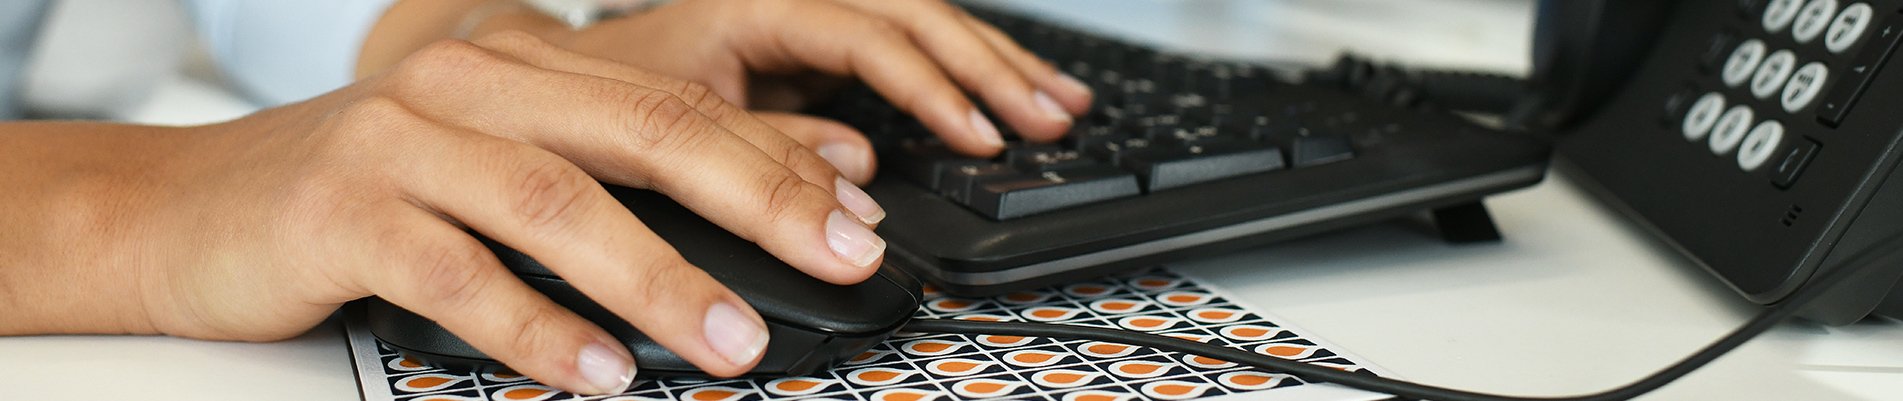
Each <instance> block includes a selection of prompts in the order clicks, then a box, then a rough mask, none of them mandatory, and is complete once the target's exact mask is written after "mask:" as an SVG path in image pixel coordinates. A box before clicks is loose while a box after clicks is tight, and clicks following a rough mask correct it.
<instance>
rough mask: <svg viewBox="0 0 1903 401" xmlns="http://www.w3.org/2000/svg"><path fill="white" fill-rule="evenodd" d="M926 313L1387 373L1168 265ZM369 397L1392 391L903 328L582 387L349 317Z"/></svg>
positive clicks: (870, 400)
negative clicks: (403, 346)
mask: <svg viewBox="0 0 1903 401" xmlns="http://www.w3.org/2000/svg"><path fill="white" fill-rule="evenodd" d="M918 316H919V317H922V318H950V319H971V320H1004V321H1030V322H1046V323H1057V324H1076V325H1088V326H1100V327H1114V328H1118V329H1123V330H1134V331H1142V332H1149V333H1157V334H1163V335H1168V336H1172V337H1177V338H1183V339H1189V340H1194V341H1201V342H1205V343H1215V344H1221V345H1223V346H1227V347H1231V348H1239V349H1247V350H1251V351H1254V352H1256V353H1260V354H1267V355H1273V356H1277V357H1281V358H1287V359H1292V360H1298V361H1302V362H1307V363H1311V364H1316V365H1322V366H1328V367H1333V368H1336V369H1340V370H1343V371H1347V372H1353V373H1358V374H1370V375H1388V373H1387V372H1385V371H1382V370H1380V368H1378V367H1375V366H1373V365H1370V364H1368V363H1366V362H1363V361H1362V360H1361V359H1360V358H1358V357H1355V356H1352V355H1349V354H1347V353H1345V352H1342V351H1341V350H1340V349H1339V347H1334V346H1330V345H1328V344H1327V343H1324V342H1322V341H1321V340H1319V339H1317V338H1315V337H1313V336H1309V335H1307V334H1305V333H1303V332H1302V331H1301V330H1300V329H1297V328H1294V327H1292V326H1290V325H1288V322H1285V321H1282V320H1281V319H1278V318H1275V317H1273V316H1270V315H1268V314H1266V313H1263V312H1261V311H1260V310H1258V309H1255V308H1251V307H1248V306H1245V305H1241V304H1238V303H1237V302H1235V301H1234V300H1233V297H1229V296H1226V295H1225V294H1224V293H1223V292H1222V290H1221V289H1220V288H1216V287H1214V286H1211V285H1208V284H1206V283H1200V282H1197V281H1196V280H1193V279H1190V278H1188V277H1184V276H1182V275H1178V274H1176V273H1173V272H1170V271H1169V270H1168V269H1164V268H1157V269H1151V270H1147V271H1142V272H1136V273H1133V274H1128V275H1123V276H1119V277H1115V278H1109V279H1104V280H1097V281H1089V282H1080V283H1074V284H1069V285H1064V286H1058V287H1052V288H1046V289H1042V290H1037V291H1026V292H1018V293H1012V294H1007V295H1003V296H998V297H992V298H958V297H951V296H947V295H944V294H942V293H938V292H936V291H933V290H932V289H930V288H927V289H926V301H925V305H924V307H921V308H919V311H918ZM347 326H348V331H349V342H350V348H351V355H352V357H353V359H355V361H354V362H355V366H356V369H357V377H358V381H359V383H360V384H361V385H362V386H363V398H364V400H365V401H384V400H401V401H449V400H470V401H475V400H494V401H541V400H603V401H634V400H692V401H741V400H774V399H790V400H853V401H934V400H936V401H950V400H981V399H982V400H989V399H1001V400H1055V401H1099V400H1101V401H1113V400H1186V399H1212V400H1235V399H1247V400H1316V401H1323V400H1327V401H1333V400H1374V399H1383V398H1387V396H1385V395H1381V394H1375V393H1369V392H1362V391H1358V390H1352V389H1348V388H1345V387H1340V386H1336V385H1331V384H1325V383H1309V382H1306V381H1303V380H1301V379H1298V378H1295V377H1292V376H1288V375H1284V374H1279V373H1275V372H1269V371H1263V370H1259V369H1252V368H1248V367H1243V366H1239V365H1237V364H1234V363H1230V362H1226V361H1221V360H1216V359H1211V358H1205V357H1200V356H1194V355H1186V354H1182V353H1176V352H1168V351H1159V350H1155V349H1149V348H1141V347H1134V346H1127V345H1122V344H1112V343H1106V342H1098V341H1056V340H1051V339H1046V338H1029V337H1015V336H994V335H958V334H921V333H900V334H898V335H896V336H894V337H893V338H891V339H889V340H887V341H886V342H885V343H884V344H880V345H879V346H877V347H875V348H873V349H872V350H870V351H867V352H865V353H863V354H860V355H859V356H858V357H855V358H853V359H852V360H850V361H847V362H845V363H843V364H841V365H840V366H838V367H836V368H834V369H833V370H831V371H827V372H822V373H820V374H816V375H813V376H805V377H787V378H776V379H747V380H695V379H656V380H638V381H637V382H636V383H635V385H634V386H633V387H632V388H631V389H629V390H628V392H626V393H623V394H619V395H610V396H594V397H581V396H577V395H574V394H570V393H565V392H561V391H557V390H554V389H552V388H549V387H546V386H542V385H540V384H537V383H535V382H534V381H532V380H529V379H528V378H526V377H522V376H520V375H514V374H510V373H507V372H504V373H481V374H476V373H457V372H449V371H444V370H441V369H435V368H432V367H429V366H426V365H423V364H419V363H417V362H416V361H412V360H409V359H405V358H403V357H402V356H400V355H398V354H397V353H396V351H393V350H391V349H390V348H388V347H385V346H384V345H383V344H381V343H379V342H378V341H377V339H376V337H374V336H372V335H371V334H370V331H369V329H367V328H365V327H364V325H363V324H362V323H361V322H358V321H354V320H353V321H350V322H349V323H348V324H347Z"/></svg>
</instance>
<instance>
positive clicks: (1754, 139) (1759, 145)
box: [1738, 120, 1784, 172]
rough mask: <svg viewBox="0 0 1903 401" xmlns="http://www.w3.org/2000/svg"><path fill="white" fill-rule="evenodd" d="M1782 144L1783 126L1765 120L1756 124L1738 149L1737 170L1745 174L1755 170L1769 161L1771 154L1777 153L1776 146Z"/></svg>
mask: <svg viewBox="0 0 1903 401" xmlns="http://www.w3.org/2000/svg"><path fill="white" fill-rule="evenodd" d="M1780 142H1784V124H1779V123H1778V122H1777V121H1771V120H1767V121H1765V122H1762V123H1758V127H1757V128H1752V129H1751V133H1750V134H1747V135H1746V136H1745V138H1744V146H1742V147H1739V148H1738V168H1741V169H1744V171H1745V172H1751V171H1752V170H1757V169H1758V167H1759V166H1763V165H1764V162H1765V161H1769V160H1771V153H1774V152H1776V151H1777V145H1778V143H1780Z"/></svg>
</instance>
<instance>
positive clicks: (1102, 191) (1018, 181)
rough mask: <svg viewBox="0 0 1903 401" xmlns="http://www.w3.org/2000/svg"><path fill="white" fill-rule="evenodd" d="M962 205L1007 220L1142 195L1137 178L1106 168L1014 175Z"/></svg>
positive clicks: (995, 182)
mask: <svg viewBox="0 0 1903 401" xmlns="http://www.w3.org/2000/svg"><path fill="white" fill-rule="evenodd" d="M976 189H977V190H976V191H975V192H973V193H972V194H971V197H970V199H969V202H962V203H964V204H965V206H967V207H970V208H971V209H972V210H976V211H978V213H979V214H983V215H985V216H986V217H990V218H993V219H998V220H1004V219H1010V218H1016V217H1023V216H1027V215H1031V214H1036V213H1042V212H1047V211H1051V210H1056V209H1062V208H1066V207H1071V206H1077V205H1083V204H1088V203H1095V202H1101V201H1106V200H1111V199H1116V198H1122V197H1127V196H1133V195H1137V194H1139V193H1141V191H1140V190H1138V189H1137V180H1136V176H1134V175H1131V174H1130V173H1128V172H1124V171H1121V170H1117V169H1115V168H1110V167H1106V166H1097V167H1087V168H1081V169H1070V170H1058V171H1047V172H1043V173H1040V174H1035V175H1029V174H1026V175H1014V176H1010V177H1003V178H999V179H993V180H989V181H986V182H985V183H984V184H982V185H980V186H978V188H976Z"/></svg>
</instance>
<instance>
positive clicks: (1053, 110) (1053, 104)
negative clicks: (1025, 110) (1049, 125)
mask: <svg viewBox="0 0 1903 401" xmlns="http://www.w3.org/2000/svg"><path fill="white" fill-rule="evenodd" d="M1031 101H1032V102H1033V103H1037V107H1038V108H1041V109H1044V114H1045V115H1046V116H1047V117H1049V118H1050V119H1051V120H1054V121H1058V122H1062V123H1067V124H1068V123H1070V112H1068V111H1064V106H1061V105H1058V104H1057V99H1052V98H1051V94H1049V93H1044V91H1041V90H1040V91H1037V93H1036V94H1032V95H1031Z"/></svg>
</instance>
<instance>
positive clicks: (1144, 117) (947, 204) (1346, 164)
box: [815, 8, 1549, 296]
mask: <svg viewBox="0 0 1903 401" xmlns="http://www.w3.org/2000/svg"><path fill="white" fill-rule="evenodd" d="M970 12H971V13H972V14H973V15H975V16H977V17H979V18H981V19H984V20H986V21H989V22H991V23H992V24H994V25H996V26H998V27H999V28H1001V29H1003V30H1004V31H1006V32H1007V33H1008V34H1009V35H1011V36H1013V37H1014V38H1015V39H1017V40H1018V41H1019V42H1020V43H1022V44H1024V45H1025V46H1026V47H1027V48H1028V49H1030V50H1032V51H1033V52H1035V53H1037V54H1038V55H1040V56H1042V57H1044V58H1046V59H1048V60H1051V61H1052V62H1053V63H1054V64H1055V65H1057V66H1059V68H1062V69H1064V70H1065V71H1066V72H1069V73H1070V74H1072V75H1073V76H1076V77H1078V78H1079V79H1082V80H1084V81H1085V82H1086V83H1088V84H1089V85H1091V86H1092V87H1093V90H1094V92H1095V95H1096V96H1095V100H1094V104H1093V106H1092V110H1091V111H1090V112H1089V113H1088V114H1087V115H1085V116H1083V117H1080V118H1079V119H1077V122H1076V124H1075V125H1074V126H1073V128H1072V130H1071V131H1070V132H1069V133H1068V134H1067V135H1066V136H1065V137H1064V138H1063V139H1062V140H1060V141H1058V142H1055V143H1030V142H1025V141H1023V140H1020V139H1017V138H1016V136H1015V135H1012V134H1011V133H1010V132H1009V131H1010V130H1009V129H1008V128H1003V127H1001V128H1003V129H1004V130H1005V136H1006V149H1005V151H1004V152H1002V153H1001V154H1000V155H998V156H997V157H995V158H991V159H976V158H969V157H965V156H961V155H958V154H955V153H953V152H952V151H951V150H950V149H948V148H947V147H946V146H945V145H944V144H943V143H942V142H940V141H939V140H937V139H935V138H933V136H932V134H931V133H930V132H929V131H927V130H926V128H925V127H924V126H923V125H921V124H920V123H919V122H918V121H917V120H915V119H913V118H911V117H910V116H908V115H905V114H904V113H901V112H899V111H898V110H896V109H894V108H893V107H892V106H891V105H890V104H888V103H886V102H885V101H884V100H882V99H881V98H879V97H878V96H877V95H876V94H873V93H872V92H871V91H870V90H868V89H865V88H863V87H861V88H856V89H850V90H848V91H846V92H845V93H843V94H842V95H841V96H839V97H837V98H835V99H833V100H832V101H831V102H829V103H828V104H826V105H823V106H821V107H819V108H817V109H816V110H815V112H816V113H818V114H821V115H826V116H829V117H832V118H836V119H839V120H840V121H844V122H846V123H847V124H850V125H853V126H855V127H857V128H859V129H860V130H862V131H864V132H866V133H867V134H868V136H870V137H871V138H872V139H873V143H874V146H875V147H877V148H878V149H879V153H880V155H881V160H882V165H883V166H884V167H883V168H882V170H881V172H882V174H880V176H879V178H878V179H876V180H875V182H874V183H873V184H872V185H871V186H869V187H868V189H867V191H868V192H869V193H871V194H872V196H873V197H874V198H876V199H877V200H879V202H880V204H881V205H882V206H884V207H885V209H886V211H887V212H888V216H889V218H888V219H887V220H886V223H885V224H884V225H882V226H881V227H879V229H878V231H879V233H880V234H881V235H882V236H883V237H884V238H885V239H886V240H887V242H888V244H889V248H888V249H889V251H888V253H887V258H886V263H890V264H893V265H896V266H898V267H900V268H902V269H906V270H907V271H910V272H913V273H915V274H918V275H920V276H921V277H922V278H924V279H926V280H927V281H930V282H931V283H933V284H935V285H936V286H937V287H939V288H941V289H944V290H946V291H948V292H951V293H955V294H961V295H973V296H982V295H994V294H999V293H1003V292H1007V291H1012V290H1017V289H1024V288H1033V287H1038V286H1044V285H1049V284H1052V283H1056V282H1061V281H1066V280H1074V279H1080V278H1087V277H1093V276H1099V275H1104V274H1110V273H1115V272H1118V271H1121V270H1126V269H1130V268H1138V267H1146V266H1153V265H1155V264H1157V263H1162V262H1168V261H1171V260H1176V259H1180V258H1184V257H1188V256H1191V255H1202V254H1207V253H1208V252H1216V251H1222V250H1227V249H1238V248H1242V247H1248V246H1255V245H1260V244H1263V243H1267V242H1270V241H1274V240H1279V239H1286V238H1289V237H1292V236H1298V235H1304V234H1309V233H1314V232H1319V231H1323V230H1328V229H1335V228H1340V227H1345V226H1350V225H1356V224H1366V223H1369V222H1374V221H1379V220H1384V219H1390V218H1393V217H1398V216H1402V215H1406V214H1410V213H1415V212H1419V211H1424V210H1433V209H1436V208H1451V207H1457V206H1470V205H1477V203H1476V202H1477V201H1478V200H1479V199H1480V198H1482V197H1483V196H1485V195H1488V194H1492V193H1497V192H1501V191H1505V190H1510V189H1514V188H1519V187H1524V186H1528V185H1532V184H1533V183H1537V182H1539V180H1540V179H1541V178H1542V177H1543V176H1544V171H1545V167H1546V161H1547V156H1548V153H1549V147H1548V145H1547V143H1546V141H1544V140H1541V139H1538V138H1533V137H1529V136H1526V135H1520V134H1509V133H1504V132H1500V131H1496V130H1491V129H1487V128H1482V127H1480V126H1478V125H1475V124H1473V123H1471V122H1469V121H1467V120H1465V119H1463V118H1460V117H1458V116H1455V115H1453V114H1452V113H1449V112H1446V111H1441V110H1438V109H1436V108H1434V107H1432V105H1431V104H1430V103H1426V102H1422V101H1420V100H1419V99H1418V97H1416V96H1410V95H1408V94H1406V93H1399V92H1397V91H1395V90H1392V88H1386V89H1379V88H1377V89H1362V90H1354V91H1349V90H1343V88H1342V87H1341V86H1340V85H1321V84H1315V83H1307V84H1296V83H1291V82H1288V80H1285V79H1283V78H1281V76H1280V75H1278V74H1276V73H1275V72H1274V71H1273V70H1271V69H1269V68H1266V67H1264V66H1260V65H1254V64H1249V63H1243V62H1234V61H1223V60H1214V59H1209V58H1203V57H1197V56H1194V55H1183V54H1173V53H1170V52H1165V51H1159V50H1157V49H1155V48H1151V47H1147V46H1144V45H1139V44H1133V43H1128V42H1123V41H1119V40H1116V39H1112V38H1109V37H1106V36H1102V35H1096V34H1092V33H1087V32H1083V31H1079V30H1075V29H1070V28H1065V27H1062V26H1060V25H1056V24H1052V23H1047V22H1044V21H1039V20H1034V19H1028V18H1024V17H1020V16H1014V15H1011V14H1008V13H1005V12H1000V11H995V10H985V9H977V8H973V9H970ZM1376 84H1379V83H1376ZM1371 91H1378V92H1379V93H1378V95H1372V96H1371V95H1370V94H1369V93H1370V92H1371ZM1482 218H1484V213H1483V214H1482ZM1370 246H1371V247H1378V246H1379V245H1378V244H1370Z"/></svg>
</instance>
